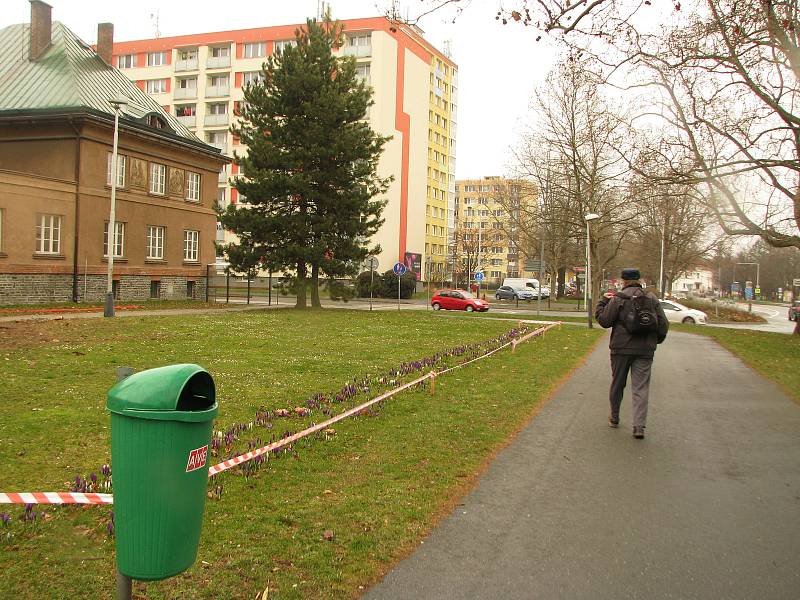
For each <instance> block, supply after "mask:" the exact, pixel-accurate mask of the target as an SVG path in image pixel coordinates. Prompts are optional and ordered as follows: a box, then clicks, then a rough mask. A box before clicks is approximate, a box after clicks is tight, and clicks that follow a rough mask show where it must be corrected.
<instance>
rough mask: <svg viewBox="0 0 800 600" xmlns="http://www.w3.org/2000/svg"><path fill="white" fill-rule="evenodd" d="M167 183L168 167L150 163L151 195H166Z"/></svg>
mask: <svg viewBox="0 0 800 600" xmlns="http://www.w3.org/2000/svg"><path fill="white" fill-rule="evenodd" d="M166 181H167V167H166V166H164V165H160V164H158V163H150V193H151V194H159V195H161V196H163V195H164V192H165V191H166V190H165V186H166Z"/></svg>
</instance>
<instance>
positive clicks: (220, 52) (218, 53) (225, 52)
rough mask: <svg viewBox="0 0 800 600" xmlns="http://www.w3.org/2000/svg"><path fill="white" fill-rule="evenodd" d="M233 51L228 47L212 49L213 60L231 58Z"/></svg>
mask: <svg viewBox="0 0 800 600" xmlns="http://www.w3.org/2000/svg"><path fill="white" fill-rule="evenodd" d="M230 54H231V49H230V48H229V47H228V46H217V47H215V48H211V58H225V57H226V56H230Z"/></svg>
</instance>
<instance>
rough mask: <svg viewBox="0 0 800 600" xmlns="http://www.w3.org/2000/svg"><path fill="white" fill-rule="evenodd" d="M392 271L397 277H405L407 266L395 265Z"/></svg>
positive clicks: (399, 263)
mask: <svg viewBox="0 0 800 600" xmlns="http://www.w3.org/2000/svg"><path fill="white" fill-rule="evenodd" d="M392 271H394V274H395V275H405V273H406V266H405V265H404V264H403V263H401V262H398V263H394V266H393V267H392Z"/></svg>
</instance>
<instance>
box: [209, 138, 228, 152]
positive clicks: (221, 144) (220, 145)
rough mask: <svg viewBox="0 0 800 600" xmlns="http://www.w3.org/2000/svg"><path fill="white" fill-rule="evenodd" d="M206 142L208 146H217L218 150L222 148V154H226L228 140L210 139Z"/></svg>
mask: <svg viewBox="0 0 800 600" xmlns="http://www.w3.org/2000/svg"><path fill="white" fill-rule="evenodd" d="M206 144H208V145H209V146H214V148H219V149H220V150H222V153H223V154H227V153H228V142H210V141H207V142H206Z"/></svg>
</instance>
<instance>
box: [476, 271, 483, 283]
mask: <svg viewBox="0 0 800 600" xmlns="http://www.w3.org/2000/svg"><path fill="white" fill-rule="evenodd" d="M475 281H483V273H481V272H480V271H478V272H477V273H475Z"/></svg>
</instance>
